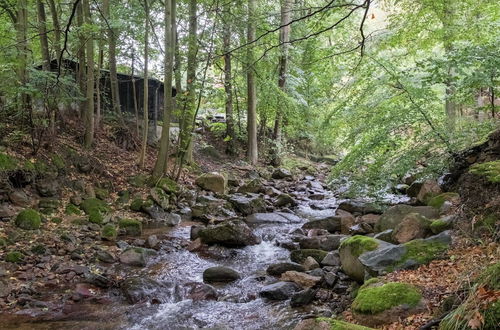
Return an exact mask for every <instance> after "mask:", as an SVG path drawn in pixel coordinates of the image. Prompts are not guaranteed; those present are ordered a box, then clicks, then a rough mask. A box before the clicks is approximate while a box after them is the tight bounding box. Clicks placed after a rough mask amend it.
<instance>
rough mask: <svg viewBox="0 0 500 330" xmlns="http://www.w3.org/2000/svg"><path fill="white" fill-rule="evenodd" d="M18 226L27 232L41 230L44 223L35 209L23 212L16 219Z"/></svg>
mask: <svg viewBox="0 0 500 330" xmlns="http://www.w3.org/2000/svg"><path fill="white" fill-rule="evenodd" d="M15 223H16V226H17V227H19V228H21V229H25V230H35V229H38V228H40V225H41V223H42V218H41V217H40V214H39V213H38V212H37V211H35V210H33V209H26V210H23V211H21V212H19V214H18V215H17V217H16V220H15Z"/></svg>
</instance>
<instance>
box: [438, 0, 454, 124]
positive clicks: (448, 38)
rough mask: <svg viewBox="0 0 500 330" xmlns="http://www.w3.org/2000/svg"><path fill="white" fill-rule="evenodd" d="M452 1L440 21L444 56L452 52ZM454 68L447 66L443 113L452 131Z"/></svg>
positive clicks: (447, 5)
mask: <svg viewBox="0 0 500 330" xmlns="http://www.w3.org/2000/svg"><path fill="white" fill-rule="evenodd" d="M453 6H454V4H453V0H447V1H445V4H444V7H443V8H444V13H443V16H442V19H441V22H442V24H443V30H444V34H443V43H444V51H445V54H446V56H447V57H448V56H449V54H450V53H451V52H452V51H453V34H454V33H453V26H452V24H453V15H454V14H455V12H454V9H453ZM455 71H456V70H455V67H454V66H453V64H451V63H450V64H449V66H448V78H447V79H446V89H445V94H446V96H445V112H446V115H447V117H448V128H449V129H450V130H451V131H453V130H454V129H455V122H456V117H457V105H456V103H455V101H453V95H454V94H455V92H456V88H455V85H454V83H453V76H455V74H456V72H455Z"/></svg>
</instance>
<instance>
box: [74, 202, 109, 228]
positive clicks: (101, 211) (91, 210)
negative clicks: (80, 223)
mask: <svg viewBox="0 0 500 330" xmlns="http://www.w3.org/2000/svg"><path fill="white" fill-rule="evenodd" d="M80 208H81V209H82V210H83V211H84V212H85V214H86V215H88V216H89V221H90V222H92V223H97V224H101V223H102V222H103V221H104V216H105V215H106V214H107V213H108V212H109V207H108V205H107V204H106V202H104V201H102V200H100V199H97V198H87V199H86V200H84V201H83V202H82V204H81V205H80Z"/></svg>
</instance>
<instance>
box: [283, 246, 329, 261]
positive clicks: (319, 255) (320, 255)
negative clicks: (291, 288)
mask: <svg viewBox="0 0 500 330" xmlns="http://www.w3.org/2000/svg"><path fill="white" fill-rule="evenodd" d="M327 254H328V252H326V251H323V250H317V249H301V250H294V251H292V252H291V253H290V259H291V260H292V261H293V262H296V263H299V264H301V263H303V262H304V260H306V258H307V257H313V258H314V260H316V261H317V262H318V263H321V261H322V260H323V259H324V258H325V257H326V255H327Z"/></svg>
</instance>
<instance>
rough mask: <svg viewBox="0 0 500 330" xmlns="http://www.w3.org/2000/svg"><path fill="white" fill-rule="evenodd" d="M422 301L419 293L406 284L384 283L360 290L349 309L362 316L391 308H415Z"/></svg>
mask: <svg viewBox="0 0 500 330" xmlns="http://www.w3.org/2000/svg"><path fill="white" fill-rule="evenodd" d="M421 299H422V295H421V293H420V291H419V290H418V289H417V288H415V287H414V286H412V285H409V284H406V283H396V282H391V283H386V284H383V285H381V286H368V287H364V288H360V289H359V292H358V295H357V296H356V298H355V299H354V302H353V303H352V306H351V308H352V309H353V310H354V311H355V312H358V313H362V314H377V313H380V312H383V311H386V310H388V309H390V308H392V307H396V306H400V305H407V306H409V307H415V306H417V305H418V304H419V302H420V300H421Z"/></svg>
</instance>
